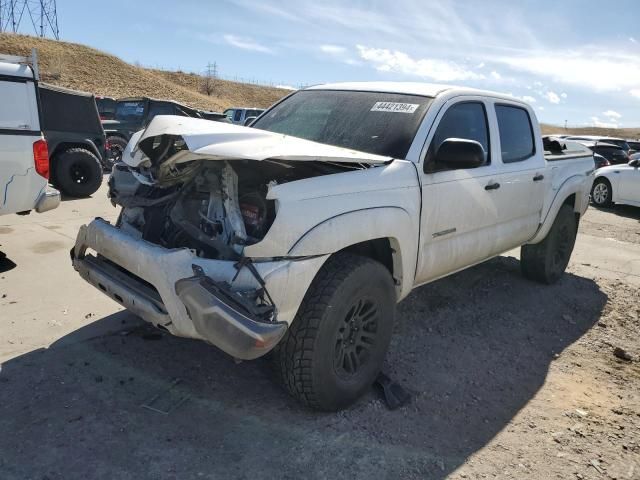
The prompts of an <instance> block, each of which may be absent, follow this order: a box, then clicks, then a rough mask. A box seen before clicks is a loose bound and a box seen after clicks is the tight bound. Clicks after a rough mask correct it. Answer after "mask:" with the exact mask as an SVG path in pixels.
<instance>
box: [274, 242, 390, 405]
mask: <svg viewBox="0 0 640 480" xmlns="http://www.w3.org/2000/svg"><path fill="white" fill-rule="evenodd" d="M395 303H396V295H395V286H394V283H393V279H392V278H391V274H390V273H389V271H388V270H387V269H386V268H385V267H384V266H383V265H382V264H380V263H379V262H376V261H374V260H371V259H369V258H366V257H361V256H358V255H354V254H350V253H340V254H337V255H334V256H332V257H331V258H329V260H327V263H326V264H325V265H324V266H323V267H322V268H321V269H320V271H319V272H318V275H317V276H316V278H315V279H314V280H313V282H312V284H311V286H310V288H309V291H308V292H307V294H306V295H305V297H304V300H303V302H302V304H301V305H300V308H299V310H298V313H297V315H296V318H295V319H294V321H293V323H292V324H291V326H290V327H289V330H288V331H287V333H286V335H285V336H284V338H283V339H282V340H281V342H280V344H279V345H278V346H277V347H276V349H275V350H274V362H275V366H276V370H277V371H278V374H279V377H280V379H281V381H282V383H283V384H284V386H285V388H286V389H287V390H288V392H289V393H290V394H291V395H292V396H293V397H295V398H296V399H297V400H299V401H300V402H302V403H303V404H305V405H307V406H309V407H311V408H315V409H319V410H325V411H335V410H339V409H341V408H344V407H346V406H348V405H349V404H351V403H353V402H354V401H355V400H357V399H358V398H359V397H361V396H362V395H363V394H364V393H365V392H366V391H367V389H369V388H370V387H371V385H372V384H373V382H374V381H375V379H376V377H377V375H378V373H379V371H380V368H381V367H382V362H383V360H384V357H385V355H386V352H387V349H388V347H389V342H390V340H391V333H392V329H393V321H394V315H395Z"/></svg>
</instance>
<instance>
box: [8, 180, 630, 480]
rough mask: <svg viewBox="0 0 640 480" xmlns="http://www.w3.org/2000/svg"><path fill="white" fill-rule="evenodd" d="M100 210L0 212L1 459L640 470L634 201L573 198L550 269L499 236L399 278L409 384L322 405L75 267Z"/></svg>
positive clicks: (102, 473)
mask: <svg viewBox="0 0 640 480" xmlns="http://www.w3.org/2000/svg"><path fill="white" fill-rule="evenodd" d="M115 215H116V211H115V210H114V209H113V208H111V206H110V205H109V204H108V202H107V200H106V198H105V195H104V189H102V190H101V191H100V192H99V193H98V194H96V195H95V196H94V198H91V199H85V200H70V201H65V202H63V204H62V205H61V207H60V208H59V209H57V210H56V211H53V212H49V213H47V214H44V215H35V214H34V215H31V216H28V217H16V216H11V217H0V250H2V251H3V252H4V253H5V254H6V255H7V258H6V259H4V260H2V261H0V272H2V273H0V362H1V364H0V368H1V369H0V478H1V479H3V480H4V479H38V480H43V479H49V480H54V479H65V480H68V479H87V478H91V479H113V478H118V479H143V478H144V479H146V478H149V479H191V478H209V479H222V478H224V479H226V478H247V479H249V478H251V479H255V478H281V479H298V478H328V479H334V478H354V479H355V478H366V479H370V478H376V479H377V478H389V479H400V478H402V479H405V478H407V479H414V478H415V479H444V478H450V479H475V478H513V479H522V478H531V479H556V478H557V479H572V478H577V479H614V478H615V479H640V342H639V340H638V332H639V327H640V320H639V315H640V294H639V289H640V209H637V208H636V209H634V208H630V207H629V208H625V207H619V208H615V209H614V210H611V211H606V210H602V211H600V210H596V209H593V208H590V210H589V212H588V213H587V216H586V217H585V218H584V220H583V221H582V223H581V228H580V234H579V237H578V241H577V244H576V250H575V251H574V256H573V259H572V262H571V264H570V267H569V272H568V274H567V275H565V276H564V278H563V279H562V280H561V281H560V282H559V284H557V285H554V286H542V285H538V284H536V283H532V282H529V281H527V280H525V279H524V278H522V277H521V276H520V274H519V262H518V260H517V259H516V258H515V257H514V256H510V255H506V256H502V257H499V258H496V259H494V260H492V261H490V262H487V263H485V264H483V265H480V266H478V267H475V268H472V269H470V270H467V271H464V272H461V273H459V274H456V275H454V276H451V277H449V278H446V279H443V280H441V281H438V282H435V283H433V284H430V285H426V286H424V287H421V288H419V289H417V290H415V291H414V292H413V293H412V295H411V296H410V297H409V298H408V299H406V300H405V301H404V302H403V303H401V304H400V306H399V310H398V317H397V318H398V321H397V325H396V334H395V336H394V340H393V343H392V346H391V349H390V352H389V355H388V359H387V363H386V366H385V371H386V372H387V373H388V374H389V375H390V376H391V377H393V378H394V379H395V380H397V381H398V382H399V383H401V384H402V385H403V386H405V387H406V388H407V389H409V390H410V391H411V392H412V395H413V396H412V401H411V402H410V403H409V404H408V405H407V406H405V407H403V408H401V409H399V410H396V411H389V410H387V408H386V407H385V404H384V402H383V401H382V400H381V397H380V395H379V393H378V392H377V391H375V390H372V391H371V392H370V393H369V394H367V395H366V396H365V397H364V398H363V399H362V400H361V401H360V402H358V403H357V404H356V405H354V406H353V407H351V408H349V409H348V410H345V411H343V412H340V413H336V414H325V413H314V412H310V411H308V410H305V409H304V408H302V407H300V406H299V405H297V404H296V403H295V402H294V401H292V400H291V399H290V398H288V397H287V395H286V394H285V393H284V392H283V391H282V390H281V389H279V388H278V387H277V386H276V385H275V384H274V383H273V382H272V381H271V372H270V367H269V362H268V361H267V360H260V361H255V362H245V363H240V364H236V363H234V362H233V361H232V360H231V359H229V358H228V357H226V356H225V355H224V354H222V353H220V352H219V351H217V350H216V349H214V348H212V347H210V346H207V345H205V344H204V343H201V342H197V341H191V340H185V339H180V338H174V337H170V336H167V335H164V334H162V333H160V332H158V331H155V330H152V329H150V328H149V327H148V326H146V325H145V324H143V323H142V322H140V321H139V320H137V319H136V318H134V317H133V316H131V315H130V314H128V313H127V312H124V311H122V309H121V308H119V307H118V305H116V304H115V303H112V302H111V301H110V300H109V299H107V298H106V297H104V296H102V295H101V294H100V293H99V292H97V291H96V290H94V289H93V288H92V287H90V286H89V285H87V284H85V283H83V282H82V281H81V280H80V279H79V277H78V276H77V275H76V274H75V272H74V271H73V269H72V268H71V266H70V262H69V256H68V250H69V248H70V247H71V246H72V245H73V239H74V237H75V232H76V231H77V228H78V226H79V225H80V224H82V223H85V222H87V221H88V220H89V219H91V218H92V217H94V216H102V217H104V218H106V219H113V218H115ZM515 253H517V252H515ZM616 348H618V349H622V350H619V351H618V355H619V356H620V357H625V356H626V355H628V356H629V357H630V360H624V359H621V358H618V357H616V356H615V354H614V352H616ZM162 412H168V413H162Z"/></svg>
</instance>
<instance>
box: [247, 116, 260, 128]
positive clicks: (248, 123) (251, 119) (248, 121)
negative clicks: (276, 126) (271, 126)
mask: <svg viewBox="0 0 640 480" xmlns="http://www.w3.org/2000/svg"><path fill="white" fill-rule="evenodd" d="M256 118H258V117H247V118H245V119H244V126H245V127H248V126H249V125H251V124H252V123H253V121H254V120H255V119H256Z"/></svg>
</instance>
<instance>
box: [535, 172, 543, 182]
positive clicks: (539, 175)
mask: <svg viewBox="0 0 640 480" xmlns="http://www.w3.org/2000/svg"><path fill="white" fill-rule="evenodd" d="M540 180H544V175H542V174H541V173H539V174H537V175H536V176H535V177H533V181H534V182H539V181H540Z"/></svg>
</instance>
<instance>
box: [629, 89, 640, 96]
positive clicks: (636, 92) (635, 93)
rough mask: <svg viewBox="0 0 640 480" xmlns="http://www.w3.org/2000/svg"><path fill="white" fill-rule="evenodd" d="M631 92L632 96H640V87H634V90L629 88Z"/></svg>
mask: <svg viewBox="0 0 640 480" xmlns="http://www.w3.org/2000/svg"><path fill="white" fill-rule="evenodd" d="M629 93H630V94H631V96H632V97H636V98H640V88H634V89H633V90H629Z"/></svg>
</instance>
